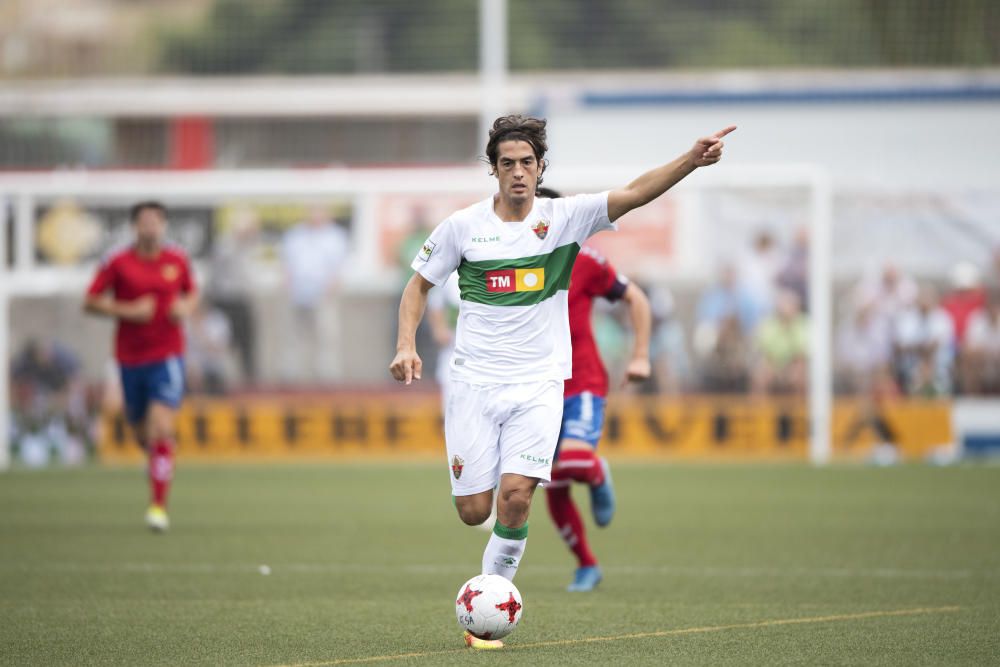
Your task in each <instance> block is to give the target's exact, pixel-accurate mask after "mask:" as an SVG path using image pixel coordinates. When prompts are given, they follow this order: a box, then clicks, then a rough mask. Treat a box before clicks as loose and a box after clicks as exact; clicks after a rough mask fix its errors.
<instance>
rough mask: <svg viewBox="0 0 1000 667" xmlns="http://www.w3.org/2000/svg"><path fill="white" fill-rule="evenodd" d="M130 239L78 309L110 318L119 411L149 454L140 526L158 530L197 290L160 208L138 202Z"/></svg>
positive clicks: (165, 523) (163, 525) (163, 524)
mask: <svg viewBox="0 0 1000 667" xmlns="http://www.w3.org/2000/svg"><path fill="white" fill-rule="evenodd" d="M130 217H131V220H132V227H133V229H134V231H135V241H134V243H132V244H130V245H128V246H126V247H125V248H122V249H119V250H117V251H113V252H111V253H110V254H109V255H108V256H107V257H106V258H105V259H104V261H103V262H102V263H101V266H100V267H99V269H98V271H97V275H96V276H94V280H93V281H92V282H91V284H90V288H89V289H88V290H87V296H86V300H85V304H84V310H86V312H88V313H92V314H95V315H103V316H105V317H113V318H115V319H116V320H117V321H118V327H117V332H116V334H115V357H116V359H117V360H118V365H119V367H120V370H121V379H122V390H123V393H124V395H125V412H126V417H127V419H128V422H129V425H130V426H131V427H132V429H133V431H134V432H135V436H136V439H137V440H138V442H139V445H140V446H141V447H142V448H143V449H144V450H145V451H146V454H147V455H148V457H149V484H150V490H151V495H152V503H151V505H150V507H149V509H148V510H147V512H146V524H147V525H148V526H149V527H150V528H152V529H153V530H155V531H165V530H166V529H167V528H168V527H169V525H170V522H169V519H168V518H167V510H166V508H167V493H168V491H169V489H170V481H171V479H172V478H173V468H174V462H173V458H174V442H175V437H174V418H175V416H176V412H177V408H178V407H180V403H181V398H182V396H183V394H184V362H183V359H182V355H183V353H184V332H183V329H182V324H181V322H182V320H183V319H184V318H186V317H187V316H189V315H190V314H191V312H192V311H193V310H194V308H195V305H196V303H197V299H198V295H197V291H196V290H195V286H194V280H193V279H192V277H191V267H190V265H189V263H188V259H187V255H186V254H185V253H184V252H183V251H182V250H181V249H180V248H178V247H177V246H174V245H171V244H167V243H165V241H164V237H165V234H166V230H167V210H166V208H165V207H164V206H163V204H161V203H159V202H155V201H144V202H140V203H138V204H136V205H134V206H133V207H132V209H131V212H130Z"/></svg>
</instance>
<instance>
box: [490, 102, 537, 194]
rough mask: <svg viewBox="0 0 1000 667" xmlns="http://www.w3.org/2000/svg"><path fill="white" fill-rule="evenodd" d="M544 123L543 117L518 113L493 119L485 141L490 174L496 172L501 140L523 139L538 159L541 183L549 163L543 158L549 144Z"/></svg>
mask: <svg viewBox="0 0 1000 667" xmlns="http://www.w3.org/2000/svg"><path fill="white" fill-rule="evenodd" d="M545 125H546V120H545V119H544V118H532V117H531V116H522V115H520V114H511V115H509V116H500V117H499V118H497V119H496V120H495V121H493V128H492V129H491V130H490V139H489V141H488V142H486V161H487V162H488V163H489V165H490V174H494V173H496V167H497V159H498V157H499V155H498V153H499V146H500V143H501V142H504V141H524V142H527V143H528V144H530V145H531V150H532V151H533V152H534V153H535V159H536V160H538V166H539V172H538V183H539V184H541V182H542V173H543V172H544V171H545V167H547V166H548V164H549V163H548V161H547V160H546V159H545V152H546V151H547V150H549V145H548V143H546V140H545Z"/></svg>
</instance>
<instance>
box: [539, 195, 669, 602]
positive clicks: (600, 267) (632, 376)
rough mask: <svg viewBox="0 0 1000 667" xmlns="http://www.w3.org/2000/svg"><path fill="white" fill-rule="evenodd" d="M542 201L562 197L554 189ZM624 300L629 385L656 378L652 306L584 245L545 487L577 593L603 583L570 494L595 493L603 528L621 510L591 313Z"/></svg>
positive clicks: (574, 279) (572, 289)
mask: <svg viewBox="0 0 1000 667" xmlns="http://www.w3.org/2000/svg"><path fill="white" fill-rule="evenodd" d="M538 196H540V197H550V198H558V197H560V195H559V194H558V193H557V192H555V191H554V190H550V189H549V188H539V189H538ZM598 297H601V298H605V299H608V300H609V301H618V300H621V301H624V302H625V303H626V304H627V305H628V312H629V319H630V320H631V322H632V329H633V332H634V341H633V346H632V358H631V359H630V360H629V362H628V367H627V370H626V378H625V382H629V381H642V380H646V379H648V378H649V375H650V362H649V338H650V331H651V329H652V317H651V315H650V309H649V301H648V300H647V299H646V295H645V294H644V293H643V291H642V290H641V289H639V288H638V287H637V286H636V285H635V284H634V283H631V282H629V280H628V278H626V277H625V276H623V275H621V274H620V273H618V272H617V271H615V269H614V267H613V266H611V264H610V263H609V262H608V261H607V260H606V259H605V258H604V257H603V256H602V255H601V254H600V253H599V252H597V251H596V250H594V249H593V248H590V247H588V246H584V247H583V248H582V249H581V250H580V254H579V255H577V257H576V262H575V263H574V264H573V273H572V276H571V277H570V285H569V330H570V339H571V341H572V344H573V376H572V377H571V378H570V379H568V380H566V383H565V386H564V391H563V421H562V429H561V431H560V433H559V445H558V447H557V449H556V459H555V462H554V463H553V464H552V481H551V482H550V483H549V484H547V485H546V487H545V495H546V499H547V500H548V506H549V515H550V516H551V517H552V521H553V522H554V523H555V524H556V530H558V531H559V535H560V536H561V537H562V538H563V541H564V542H565V543H566V546H568V547H569V549H570V551H572V552H573V555H575V556H576V559H577V569H576V572H575V573H574V576H573V583H571V584H570V585H569V590H570V591H590V590H593V589H594V588H595V587H596V586H597V584H599V583H600V581H601V577H602V574H601V569H600V567H599V566H598V564H597V558H595V557H594V554H593V552H592V551H591V550H590V545H589V544H588V542H587V535H586V532H585V530H584V527H583V520H582V519H581V518H580V512H579V511H578V510H577V508H576V504H575V503H574V502H573V497H572V495H571V494H570V485H571V484H572V483H573V482H579V483H583V484H586V485H587V486H588V487H589V488H590V497H591V509H592V511H593V514H594V521H595V522H596V523H597V525H598V526H606V525H608V524H609V523H610V522H611V519H612V517H613V516H614V511H615V497H614V488H613V486H612V484H611V472H610V470H609V469H608V462H607V460H606V459H604V458H602V457H598V456H597V451H596V450H597V442H598V440H599V439H600V437H601V431H602V429H603V427H604V402H605V398H606V397H607V395H608V372H607V370H605V368H604V364H603V363H602V362H601V355H600V353H599V352H598V350H597V342H596V341H595V340H594V332H593V329H592V327H591V322H590V315H591V310H592V308H593V305H594V299H596V298H598Z"/></svg>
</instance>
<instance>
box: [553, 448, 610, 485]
mask: <svg viewBox="0 0 1000 667" xmlns="http://www.w3.org/2000/svg"><path fill="white" fill-rule="evenodd" d="M565 479H571V480H573V481H574V482H583V483H584V484H589V485H591V486H597V485H598V484H602V483H603V482H604V468H602V467H601V460H600V459H598V458H597V453H596V452H594V450H592V449H571V450H569V451H566V452H559V458H557V459H556V462H555V463H554V464H552V480H553V481H556V480H565Z"/></svg>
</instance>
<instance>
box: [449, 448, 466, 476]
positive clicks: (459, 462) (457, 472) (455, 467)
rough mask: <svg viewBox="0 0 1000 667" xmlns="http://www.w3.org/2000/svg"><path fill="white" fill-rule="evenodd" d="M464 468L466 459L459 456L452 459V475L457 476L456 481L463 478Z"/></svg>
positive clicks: (456, 455)
mask: <svg viewBox="0 0 1000 667" xmlns="http://www.w3.org/2000/svg"><path fill="white" fill-rule="evenodd" d="M464 467H465V459H463V458H462V457H461V456H459V455H458V454H455V456H453V457H451V474H452V475H454V476H455V479H458V478H459V477H461V476H462V468H464Z"/></svg>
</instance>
